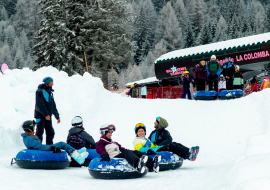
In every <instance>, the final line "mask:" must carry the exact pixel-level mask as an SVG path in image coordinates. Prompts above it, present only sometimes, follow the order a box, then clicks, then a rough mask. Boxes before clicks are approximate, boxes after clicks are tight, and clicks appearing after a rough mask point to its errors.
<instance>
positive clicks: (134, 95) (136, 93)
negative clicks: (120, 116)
mask: <svg viewBox="0 0 270 190" xmlns="http://www.w3.org/2000/svg"><path fill="white" fill-rule="evenodd" d="M138 96H139V90H138V88H137V87H134V88H133V89H132V98H137V97H138Z"/></svg>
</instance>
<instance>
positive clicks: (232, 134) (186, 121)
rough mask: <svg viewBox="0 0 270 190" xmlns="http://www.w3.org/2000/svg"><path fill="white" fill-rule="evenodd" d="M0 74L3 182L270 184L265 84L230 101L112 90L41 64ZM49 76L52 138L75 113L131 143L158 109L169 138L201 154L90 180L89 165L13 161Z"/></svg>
mask: <svg viewBox="0 0 270 190" xmlns="http://www.w3.org/2000/svg"><path fill="white" fill-rule="evenodd" d="M5 74H6V75H0V84H1V91H0V99H1V100H2V101H1V103H0V115H1V117H0V176H1V178H0V179H1V180H0V181H1V185H0V189H18V188H19V189H36V188H37V187H38V189H39V190H43V189H44V190H45V189H48V188H53V189H56V188H58V187H59V188H65V189H74V188H82V189H84V188H89V187H90V188H95V189H108V188H109V187H110V189H127V188H129V189H139V188H147V189H174V188H175V189H183V190H186V189H188V190H193V189H200V190H204V189H205V190H209V189H237V190H238V189H240V190H250V189H260V190H261V189H270V174H269V170H270V164H269V163H270V148H269V147H270V144H269V136H268V135H270V134H269V133H270V127H269V124H270V117H269V107H270V100H269V99H267V98H268V97H269V96H270V89H267V90H264V91H262V92H258V93H253V94H251V95H249V96H247V97H245V98H241V99H237V100H229V101H211V102H204V101H189V100H180V99H177V100H166V99H163V100H146V99H131V98H127V97H123V96H121V95H118V94H114V93H110V92H108V91H106V90H105V89H104V88H103V86H102V82H101V81H100V79H98V78H94V77H92V76H91V75H90V74H88V73H85V74H84V76H78V75H77V76H72V77H68V76H67V74H66V73H64V72H59V71H57V70H56V69H55V68H53V67H45V68H42V69H39V70H38V71H36V72H32V71H31V70H29V69H23V70H9V71H7V72H6V73H5ZM46 76H51V77H52V78H53V79H54V83H55V85H54V86H53V88H54V90H55V92H54V97H55V100H56V104H57V107H58V111H59V113H60V118H61V123H60V124H56V120H55V119H53V125H54V129H55V133H56V135H55V139H54V142H58V141H65V140H66V137H67V133H68V130H69V128H70V127H71V125H70V122H71V119H72V118H73V117H74V116H77V115H80V116H82V118H83V120H84V127H85V128H86V130H87V131H88V132H89V133H90V134H91V135H92V136H93V137H94V139H95V140H96V141H97V140H98V139H99V137H100V135H99V128H100V126H101V125H102V124H104V123H112V124H114V125H115V126H116V132H115V133H114V134H113V140H115V141H117V142H119V143H121V144H122V145H123V146H124V147H126V148H129V149H133V147H132V141H133V139H134V138H135V134H134V126H135V124H136V123H139V122H142V123H144V124H145V125H146V127H147V135H149V134H150V132H151V131H152V130H153V123H154V121H155V118H156V117H157V116H161V117H164V118H165V119H166V120H167V121H168V123H169V127H168V130H169V131H170V133H171V135H172V137H173V139H174V141H176V142H180V143H182V144H183V145H185V146H188V147H191V146H196V145H199V146H200V147H201V150H200V153H199V156H198V159H197V160H196V161H195V162H190V161H185V162H184V164H183V166H182V168H180V169H178V170H174V171H166V172H160V173H158V174H155V173H149V174H147V176H145V177H144V178H141V179H130V180H120V181H117V180H97V179H94V178H92V177H91V176H90V175H89V173H88V170H87V168H68V169H65V170H26V169H21V168H19V167H17V166H16V165H15V166H12V167H11V166H10V160H11V158H12V157H15V156H16V154H17V153H18V152H19V151H20V150H21V149H23V148H24V145H23V142H22V139H21V137H20V133H22V129H21V127H20V125H21V123H22V122H23V121H24V120H28V119H33V112H34V104H35V100H34V98H35V90H36V88H37V86H38V84H40V83H41V81H42V79H43V78H44V77H46ZM41 183H42V185H40V184H41Z"/></svg>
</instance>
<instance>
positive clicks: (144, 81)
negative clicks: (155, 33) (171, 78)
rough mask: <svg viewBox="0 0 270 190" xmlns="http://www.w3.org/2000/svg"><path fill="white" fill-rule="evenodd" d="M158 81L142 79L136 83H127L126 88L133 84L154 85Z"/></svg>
mask: <svg viewBox="0 0 270 190" xmlns="http://www.w3.org/2000/svg"><path fill="white" fill-rule="evenodd" d="M160 81H161V80H158V79H157V77H150V78H147V79H143V80H138V81H134V82H130V83H127V84H126V86H131V85H132V84H134V83H137V84H148V83H156V82H160Z"/></svg>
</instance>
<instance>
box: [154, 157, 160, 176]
mask: <svg viewBox="0 0 270 190" xmlns="http://www.w3.org/2000/svg"><path fill="white" fill-rule="evenodd" d="M160 161H161V156H160V155H158V154H157V155H156V156H155V157H154V158H153V171H155V172H156V173H158V172H159V162H160Z"/></svg>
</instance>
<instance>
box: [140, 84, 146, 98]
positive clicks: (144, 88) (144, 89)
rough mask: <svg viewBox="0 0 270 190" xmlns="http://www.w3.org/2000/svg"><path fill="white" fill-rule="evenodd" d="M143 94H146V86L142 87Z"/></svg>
mask: <svg viewBox="0 0 270 190" xmlns="http://www.w3.org/2000/svg"><path fill="white" fill-rule="evenodd" d="M141 95H142V96H146V86H144V87H142V88H141Z"/></svg>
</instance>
